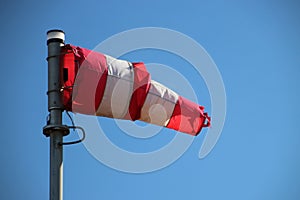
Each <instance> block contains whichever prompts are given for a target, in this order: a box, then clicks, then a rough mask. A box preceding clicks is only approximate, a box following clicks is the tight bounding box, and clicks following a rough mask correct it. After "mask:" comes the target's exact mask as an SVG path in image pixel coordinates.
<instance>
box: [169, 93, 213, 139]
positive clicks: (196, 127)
mask: <svg viewBox="0 0 300 200" xmlns="http://www.w3.org/2000/svg"><path fill="white" fill-rule="evenodd" d="M203 110H204V107H203V106H199V105H198V104H196V103H194V102H192V101H190V100H188V99H186V98H184V97H182V96H179V98H178V101H177V103H176V105H175V108H174V111H173V114H172V116H171V118H170V121H169V123H168V125H167V126H166V127H167V128H171V129H174V130H177V131H180V132H184V133H188V134H190V135H194V136H195V135H198V134H199V132H200V131H201V129H202V127H204V126H207V124H204V123H205V121H206V119H207V117H206V116H205V115H204V113H203Z"/></svg>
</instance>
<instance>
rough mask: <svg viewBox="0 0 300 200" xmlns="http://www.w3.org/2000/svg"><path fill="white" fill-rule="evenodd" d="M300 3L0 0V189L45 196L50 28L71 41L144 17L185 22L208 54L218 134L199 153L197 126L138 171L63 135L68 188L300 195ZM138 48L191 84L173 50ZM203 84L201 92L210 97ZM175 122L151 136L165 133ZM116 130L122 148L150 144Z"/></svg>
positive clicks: (213, 195) (83, 195)
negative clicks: (163, 162)
mask: <svg viewBox="0 0 300 200" xmlns="http://www.w3.org/2000/svg"><path fill="white" fill-rule="evenodd" d="M299 11H300V4H299V2H297V1H292V0H287V1H286V0H285V1H283V0H281V1H280V0H275V1H267V0H262V1H232V0H229V1H219V0H216V1H202V0H201V1H189V0H187V1H156V0H154V1H114V0H112V1H100V0H99V1H95V0H94V1H90V0H87V1H56V0H53V1H33V0H28V1H2V2H1V6H0V16H1V17H0V25H1V37H0V41H1V43H0V44H1V48H0V52H1V67H0V70H1V72H0V81H1V84H0V91H1V98H0V103H1V104H0V105H1V123H0V124H1V139H0V149H1V151H0V161H1V170H0V199H12V200H15V199H36V200H40V199H48V191H49V139H48V138H46V137H44V135H43V134H42V127H43V126H44V125H45V123H46V121H45V120H46V116H47V114H48V112H47V96H46V90H47V62H46V60H45V59H46V56H47V46H46V31H47V30H49V29H52V28H60V29H62V30H64V31H65V32H66V38H67V39H66V42H67V43H72V44H75V45H79V46H83V47H86V48H90V49H93V48H94V47H95V46H96V45H98V44H99V43H100V42H101V41H103V40H105V39H106V38H108V37H109V36H112V35H114V34H116V33H119V32H121V31H125V30H128V29H132V28H139V27H148V26H154V27H163V28H169V29H173V30H176V31H179V32H182V33H184V34H186V35H188V36H190V37H192V38H193V39H194V40H196V41H197V42H198V43H200V44H201V45H202V46H203V47H204V48H205V49H206V50H207V51H208V53H209V54H210V55H211V57H212V58H213V59H214V61H215V63H216V64H217V66H218V68H219V70H220V73H221V75H222V77H223V81H224V85H225V88H226V93H227V117H226V122H225V126H224V129H223V132H222V135H221V138H220V140H219V141H218V143H217V145H216V147H215V148H214V149H213V151H212V152H211V153H210V154H209V155H208V156H207V157H206V158H205V159H203V160H199V159H198V152H199V148H200V146H201V144H202V142H203V139H204V135H205V132H206V131H203V132H202V133H201V135H200V136H198V137H197V138H196V139H195V140H194V142H193V144H192V145H191V147H190V148H189V149H188V151H187V152H186V153H185V154H184V155H183V156H182V157H181V158H180V159H179V160H177V161H176V162H175V163H173V164H172V165H170V166H169V167H167V168H164V169H162V170H159V171H156V172H152V173H146V174H130V173H123V172H119V171H116V170H113V169H111V168H109V167H107V166H105V165H103V164H102V163H101V162H99V161H98V160H96V159H95V158H94V157H93V156H92V155H90V154H89V152H88V151H87V150H86V149H85V147H84V145H82V144H79V145H74V146H68V147H65V150H64V199H72V200H77V199H78V200H79V199H146V200H147V199H149V200H150V199H151V200H152V199H178V200H179V199H244V200H248V199H249V200H253V199H257V200H265V199H273V200H277V199H278V200H279V199H286V200H296V199H300V170H299V169H300V131H299V127H297V126H298V125H299V120H300V117H299V112H300V109H299V102H300V96H299V95H300V94H299V83H300V81H299V77H300V69H299V67H300V66H299V65H300V56H299V55H300V47H299V45H300V37H299V35H300V20H299V19H300V14H299V13H300V12H299ZM145 52H146V53H147V51H144V52H143V53H141V52H140V53H139V52H137V53H136V54H134V53H133V54H129V55H127V57H126V56H125V57H124V58H128V59H133V60H134V61H145V62H158V63H163V64H166V65H169V66H170V67H174V69H175V68H176V70H177V71H179V72H182V73H183V74H184V73H186V74H185V76H186V77H189V78H190V80H191V82H190V83H191V85H192V86H193V87H194V88H195V90H196V91H198V89H197V84H198V83H197V82H196V81H194V79H195V77H194V75H193V73H192V72H186V71H185V70H183V68H180V66H179V65H180V63H179V64H178V62H175V60H172V59H171V58H170V60H169V57H171V56H170V55H169V54H166V53H164V52H157V51H149V52H148V54H145ZM181 67H182V66H181ZM201 91H203V95H202V94H201V93H198V92H197V97H198V99H199V102H200V103H201V104H203V105H208V109H210V103H209V102H210V100H209V95H208V92H207V91H206V90H205V89H204V90H201ZM65 119H66V118H65ZM66 123H69V121H67V120H66ZM107 123H108V122H107ZM108 124H109V123H108ZM112 126H114V125H112ZM104 127H105V124H104ZM107 128H108V127H107ZM112 129H113V130H114V129H115V127H112ZM172 133H174V132H170V131H165V133H161V134H159V136H157V137H161V138H162V140H161V141H163V142H165V141H168V139H169V137H170V135H172ZM112 134H114V137H112V140H113V141H114V142H115V143H116V144H118V145H120V146H123V148H125V149H128V150H132V151H134V150H135V149H134V148H133V146H135V145H136V146H137V148H138V150H139V151H143V150H145V151H146V150H149V149H150V150H155V149H156V148H157V146H156V145H157V143H156V142H152V143H149V144H148V143H147V145H148V146H147V149H143V146H142V145H141V142H145V140H143V141H140V140H138V139H133V138H130V137H127V138H126V139H124V138H125V137H124V136H120V137H117V135H118V134H119V135H121V134H120V133H118V131H114V133H112ZM164 134H165V135H166V136H163V135H164ZM157 137H155V138H157ZM165 137H166V138H165ZM70 138H71V139H72V136H70ZM70 138H66V139H70ZM124 140H126V142H124ZM128 141H130V142H128ZM156 141H157V140H156ZM146 142H148V141H147V140H146ZM149 142H150V139H149ZM151 144H152V145H153V146H151ZM159 145H163V143H162V144H159ZM145 148H146V147H145Z"/></svg>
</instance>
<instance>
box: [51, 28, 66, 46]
mask: <svg viewBox="0 0 300 200" xmlns="http://www.w3.org/2000/svg"><path fill="white" fill-rule="evenodd" d="M50 42H60V43H64V42H65V32H63V31H62V30H59V29H53V30H49V31H47V44H49V43H50Z"/></svg>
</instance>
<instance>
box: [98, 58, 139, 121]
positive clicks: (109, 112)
mask: <svg viewBox="0 0 300 200" xmlns="http://www.w3.org/2000/svg"><path fill="white" fill-rule="evenodd" d="M105 57H106V62H107V67H108V75H107V81H106V85H105V90H104V95H103V98H102V101H101V103H100V106H99V108H98V110H97V113H96V115H101V116H106V117H111V118H119V119H121V118H124V116H125V115H126V113H127V112H128V108H129V103H130V99H131V95H132V93H133V82H134V72H133V66H132V64H131V63H130V62H127V61H124V60H119V59H115V58H113V57H111V56H108V55H105Z"/></svg>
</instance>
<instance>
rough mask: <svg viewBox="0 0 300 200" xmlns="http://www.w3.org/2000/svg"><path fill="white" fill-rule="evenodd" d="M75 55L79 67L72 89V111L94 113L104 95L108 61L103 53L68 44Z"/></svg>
mask: <svg viewBox="0 0 300 200" xmlns="http://www.w3.org/2000/svg"><path fill="white" fill-rule="evenodd" d="M68 46H69V47H71V48H72V50H73V52H74V55H75V63H74V64H76V62H78V65H79V68H78V72H77V76H76V79H75V83H74V86H73V91H72V111H73V112H77V113H82V114H90V115H94V114H95V113H96V111H97V109H98V107H99V105H100V102H101V100H102V97H103V93H104V89H105V84H106V79H107V74H108V70H107V63H106V58H105V56H104V55H103V54H101V53H98V52H95V51H91V50H88V49H84V48H80V47H75V46H72V45H68Z"/></svg>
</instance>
